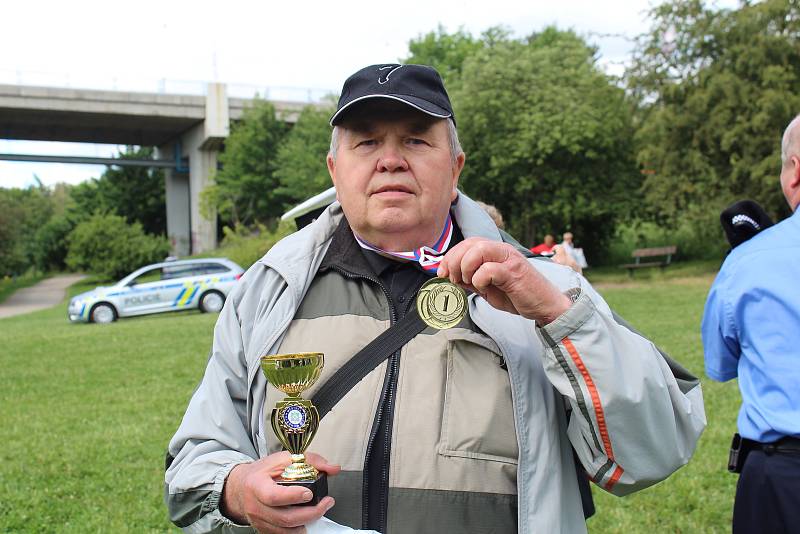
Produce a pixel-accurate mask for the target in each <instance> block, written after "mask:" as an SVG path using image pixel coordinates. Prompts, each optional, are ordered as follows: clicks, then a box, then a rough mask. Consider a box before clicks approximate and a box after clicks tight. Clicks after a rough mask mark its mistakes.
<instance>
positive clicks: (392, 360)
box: [330, 266, 400, 532]
mask: <svg viewBox="0 0 800 534" xmlns="http://www.w3.org/2000/svg"><path fill="white" fill-rule="evenodd" d="M330 268H331V269H333V270H334V271H336V272H338V273H339V274H341V275H342V276H344V277H345V278H349V279H351V280H356V279H363V280H368V281H370V282H372V283H374V284H377V285H378V287H380V288H381V291H383V294H384V295H385V296H386V300H387V301H388V303H389V326H390V328H391V326H393V325H394V324H395V323H396V322H397V310H396V309H395V305H394V301H393V300H392V296H391V294H390V293H389V291H388V290H387V289H386V288H385V287H384V285H383V284H382V283H381V281H380V280H378V279H376V278H372V277H370V276H366V275H362V274H353V273H350V272H348V271H345V270H344V269H342V268H340V267H338V266H331V267H330ZM399 353H400V351H399V350H398V351H396V352H395V353H394V354H392V355H391V356H390V357H389V363H388V365H387V367H386V375H385V376H384V385H383V391H382V392H381V398H380V399H379V401H378V411H377V412H376V414H375V419H374V421H373V424H372V430H371V432H370V435H369V440H368V441H367V450H366V453H365V455H364V469H363V475H362V481H363V482H362V487H361V522H362V528H364V529H369V528H373V529H376V530H379V531H380V532H383V531H385V529H386V510H387V500H388V493H389V487H388V486H389V465H388V463H387V461H384V462H382V464H383V465H382V470H381V481H382V482H383V484H382V486H383V487H382V488H380V489H381V491H380V495H379V498H380V506H379V509H380V511H381V512H380V517H379V518H370V517H369V504H370V491H369V490H370V486H369V474H370V472H369V463H370V462H369V460H370V458H371V456H372V454H373V452H374V451H373V445H374V443H375V438H376V436H377V433H378V429H379V428H380V426H381V423H382V422H383V417H384V406H386V409H387V410H386V411H387V412H388V415H387V417H390V416H391V415H392V413H393V407H394V391H395V388H396V385H397V370H398V367H399V365H400V362H399ZM384 428H385V431H384V444H385V445H384V447H385V448H384V450H383V451H381V452H383V453H384V454H383V455H384V458H385V459H386V460H388V459H389V454H390V452H391V451H390V447H391V427H390V425H389V424H388V423H387V424H386V425H384ZM370 519H373V521H374V519H378V525H373V526H370V524H369V523H372V522H373V521H370Z"/></svg>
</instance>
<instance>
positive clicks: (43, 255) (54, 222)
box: [32, 215, 75, 271]
mask: <svg viewBox="0 0 800 534" xmlns="http://www.w3.org/2000/svg"><path fill="white" fill-rule="evenodd" d="M74 228H75V223H74V222H72V221H71V220H70V219H69V218H68V217H67V216H65V215H61V216H56V217H53V218H52V219H50V220H49V221H47V222H46V223H45V224H44V226H42V227H40V228H39V229H38V230H37V231H36V237H35V238H34V241H33V244H32V252H33V259H34V262H35V264H36V267H37V268H39V269H41V270H42V271H61V270H63V269H64V267H66V265H67V263H66V260H67V252H68V245H69V242H68V238H69V234H70V232H72V230H73V229H74Z"/></svg>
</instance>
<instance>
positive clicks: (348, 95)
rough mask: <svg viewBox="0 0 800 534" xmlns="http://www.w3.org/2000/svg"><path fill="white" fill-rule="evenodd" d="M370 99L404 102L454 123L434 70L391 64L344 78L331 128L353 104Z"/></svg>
mask: <svg viewBox="0 0 800 534" xmlns="http://www.w3.org/2000/svg"><path fill="white" fill-rule="evenodd" d="M371 98H387V99H390V100H396V101H399V102H403V103H404V104H407V105H409V106H411V107H413V108H415V109H418V110H419V111H422V112H424V113H427V114H428V115H431V116H433V117H439V118H442V119H446V118H448V117H449V118H452V119H453V122H454V123H455V116H454V115H453V107H452V105H450V97H448V96H447V91H446V90H445V88H444V83H442V78H441V76H439V73H438V72H436V69H434V68H433V67H428V66H426V65H399V64H397V63H392V64H383V65H370V66H369V67H365V68H363V69H361V70H360V71H358V72H356V73H355V74H353V75H352V76H350V77H349V78H347V80H346V81H345V82H344V86H342V96H340V97H339V106H338V107H337V109H336V113H334V114H333V117H331V126H336V125H337V124H339V123H341V121H342V118H343V116H344V115H346V114H347V110H348V109H352V107H353V105H354V104H356V103H358V102H363V101H364V100H367V99H371Z"/></svg>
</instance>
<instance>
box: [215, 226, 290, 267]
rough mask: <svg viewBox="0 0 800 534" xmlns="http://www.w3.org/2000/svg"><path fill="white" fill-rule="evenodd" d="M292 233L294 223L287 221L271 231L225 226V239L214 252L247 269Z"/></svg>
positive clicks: (262, 228)
mask: <svg viewBox="0 0 800 534" xmlns="http://www.w3.org/2000/svg"><path fill="white" fill-rule="evenodd" d="M294 231H295V224H294V222H287V221H283V222H281V223H280V224H279V225H278V227H277V228H276V229H275V230H273V231H269V230H268V229H267V228H266V227H265V226H264V225H261V224H259V225H257V226H256V227H255V228H253V229H250V228H247V227H245V226H242V225H238V226H237V227H236V228H235V229H231V228H228V227H227V226H226V227H225V228H224V229H223V232H224V234H225V237H224V238H223V240H222V245H221V246H220V248H219V249H218V250H217V251H216V252H217V253H218V254H219V255H220V256H225V257H226V258H228V259H230V260H232V261H235V262H236V263H238V264H239V265H241V266H242V268H243V269H247V268H248V267H250V266H251V265H253V264H254V263H255V262H256V261H258V259H259V258H261V256H263V255H264V254H266V252H267V251H268V250H269V249H270V248H271V247H272V245H274V244H275V243H277V242H278V241H279V240H280V239H281V238H283V237H285V236H287V235H289V234H291V233H292V232H294Z"/></svg>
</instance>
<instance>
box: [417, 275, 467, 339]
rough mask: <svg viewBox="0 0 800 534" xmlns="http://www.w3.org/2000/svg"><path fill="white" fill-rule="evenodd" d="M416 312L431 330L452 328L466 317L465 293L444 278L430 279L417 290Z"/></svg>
mask: <svg viewBox="0 0 800 534" xmlns="http://www.w3.org/2000/svg"><path fill="white" fill-rule="evenodd" d="M417 312H418V313H419V316H420V318H421V319H422V321H423V322H424V323H425V324H426V325H428V326H430V327H431V328H435V329H437V330H445V329H447V328H453V327H454V326H456V325H457V324H458V323H460V322H461V319H463V318H464V317H465V316H466V315H467V293H466V292H465V291H464V290H463V289H461V288H460V287H458V286H457V285H455V284H452V283H451V282H450V281H449V280H447V279H446V278H431V279H430V280H428V281H427V282H425V283H424V284H422V287H421V288H419V292H418V293H417Z"/></svg>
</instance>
